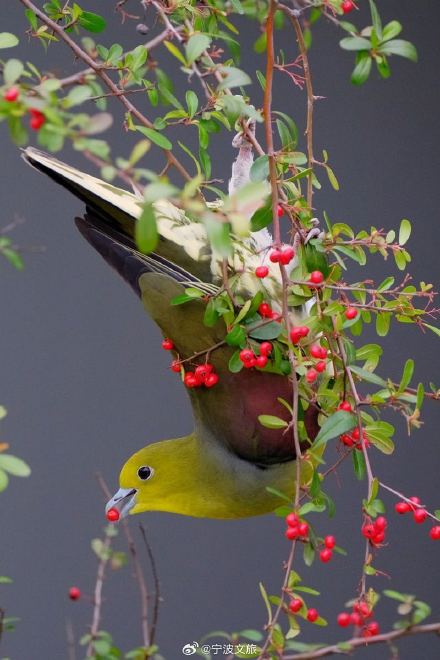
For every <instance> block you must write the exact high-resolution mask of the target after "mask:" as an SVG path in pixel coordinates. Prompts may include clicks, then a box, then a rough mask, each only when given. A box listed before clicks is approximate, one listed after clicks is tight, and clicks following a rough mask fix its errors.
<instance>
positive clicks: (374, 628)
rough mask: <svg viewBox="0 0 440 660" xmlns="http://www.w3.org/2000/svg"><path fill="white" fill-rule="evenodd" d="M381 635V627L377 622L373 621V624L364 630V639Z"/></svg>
mask: <svg viewBox="0 0 440 660" xmlns="http://www.w3.org/2000/svg"><path fill="white" fill-rule="evenodd" d="M379 633H380V626H379V624H378V623H377V621H371V623H369V624H368V626H366V628H364V630H363V631H362V637H374V635H378V634H379Z"/></svg>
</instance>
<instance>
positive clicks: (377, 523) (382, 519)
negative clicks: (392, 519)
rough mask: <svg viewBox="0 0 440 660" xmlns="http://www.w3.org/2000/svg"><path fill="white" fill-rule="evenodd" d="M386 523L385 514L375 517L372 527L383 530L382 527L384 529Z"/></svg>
mask: <svg viewBox="0 0 440 660" xmlns="http://www.w3.org/2000/svg"><path fill="white" fill-rule="evenodd" d="M387 525H388V521H387V519H386V518H385V516H379V517H378V518H376V520H375V522H374V527H375V528H376V529H377V530H378V531H379V532H383V530H384V529H386V526H387Z"/></svg>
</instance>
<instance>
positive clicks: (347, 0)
mask: <svg viewBox="0 0 440 660" xmlns="http://www.w3.org/2000/svg"><path fill="white" fill-rule="evenodd" d="M355 6H356V5H355V4H354V2H353V0H343V2H342V5H341V9H342V11H343V13H344V14H349V13H350V12H351V11H353V9H354V8H355Z"/></svg>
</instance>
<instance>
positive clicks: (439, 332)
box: [423, 323, 440, 337]
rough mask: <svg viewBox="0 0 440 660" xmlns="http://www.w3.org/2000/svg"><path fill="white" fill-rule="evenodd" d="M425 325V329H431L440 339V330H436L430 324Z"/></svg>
mask: <svg viewBox="0 0 440 660" xmlns="http://www.w3.org/2000/svg"><path fill="white" fill-rule="evenodd" d="M423 325H424V326H425V328H429V329H430V330H432V332H434V333H435V334H436V335H438V336H439V337H440V328H436V327H435V326H434V325H429V323H424V324H423Z"/></svg>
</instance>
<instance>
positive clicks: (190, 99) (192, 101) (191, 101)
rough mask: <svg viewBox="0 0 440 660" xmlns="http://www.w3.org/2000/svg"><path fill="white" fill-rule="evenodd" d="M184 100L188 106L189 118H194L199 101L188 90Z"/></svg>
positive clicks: (195, 95)
mask: <svg viewBox="0 0 440 660" xmlns="http://www.w3.org/2000/svg"><path fill="white" fill-rule="evenodd" d="M185 98H186V105H187V106H188V112H189V116H190V117H194V115H195V114H196V112H197V108H198V107H199V99H198V98H197V94H196V93H195V92H193V91H192V89H189V90H188V91H187V92H186V95H185Z"/></svg>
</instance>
